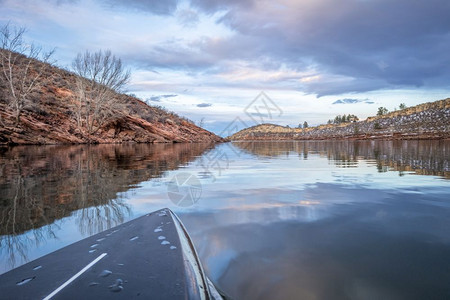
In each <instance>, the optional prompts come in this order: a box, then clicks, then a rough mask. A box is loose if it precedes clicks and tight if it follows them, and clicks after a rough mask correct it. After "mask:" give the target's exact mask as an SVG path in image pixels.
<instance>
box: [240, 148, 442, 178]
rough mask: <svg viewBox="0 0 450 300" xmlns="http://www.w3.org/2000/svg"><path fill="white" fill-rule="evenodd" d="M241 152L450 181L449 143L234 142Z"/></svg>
mask: <svg viewBox="0 0 450 300" xmlns="http://www.w3.org/2000/svg"><path fill="white" fill-rule="evenodd" d="M233 145H234V146H236V147H238V148H239V149H241V150H243V151H245V152H247V153H251V154H254V155H257V156H259V157H280V156H289V155H292V153H291V152H294V153H296V154H297V155H298V156H299V157H300V158H303V159H307V158H308V154H311V153H314V154H318V155H320V156H322V157H323V156H326V157H327V158H328V160H329V161H331V162H333V163H334V164H335V165H336V166H339V167H344V168H345V167H357V166H358V161H359V160H367V161H369V162H370V161H373V163H375V164H376V165H377V169H378V171H379V172H386V171H388V170H394V171H398V172H399V175H400V176H402V175H403V174H404V172H415V173H416V174H420V175H436V176H442V177H445V178H450V165H449V153H450V141H429V140H428V141H423V140H422V141H303V142H299V141H268V142H260V141H254V142H233Z"/></svg>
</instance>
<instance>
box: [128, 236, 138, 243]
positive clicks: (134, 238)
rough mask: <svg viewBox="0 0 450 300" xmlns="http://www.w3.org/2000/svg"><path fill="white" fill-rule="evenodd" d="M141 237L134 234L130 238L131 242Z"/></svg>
mask: <svg viewBox="0 0 450 300" xmlns="http://www.w3.org/2000/svg"><path fill="white" fill-rule="evenodd" d="M138 238H139V237H138V236H134V237H132V238H131V239H130V242H132V241H135V240H137V239H138Z"/></svg>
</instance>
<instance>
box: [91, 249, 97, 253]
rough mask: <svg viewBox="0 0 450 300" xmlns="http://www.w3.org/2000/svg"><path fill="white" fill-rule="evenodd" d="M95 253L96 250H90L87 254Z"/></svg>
mask: <svg viewBox="0 0 450 300" xmlns="http://www.w3.org/2000/svg"><path fill="white" fill-rule="evenodd" d="M95 251H97V249H92V250H89V253H94V252H95Z"/></svg>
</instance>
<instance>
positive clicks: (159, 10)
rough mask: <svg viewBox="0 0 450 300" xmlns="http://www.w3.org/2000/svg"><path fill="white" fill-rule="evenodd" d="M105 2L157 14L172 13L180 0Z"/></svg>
mask: <svg viewBox="0 0 450 300" xmlns="http://www.w3.org/2000/svg"><path fill="white" fill-rule="evenodd" d="M104 3H105V4H106V5H108V6H120V7H123V8H128V9H134V10H138V11H145V12H149V13H153V14H157V15H171V14H173V13H174V12H175V11H176V9H177V6H178V0H164V1H160V0H109V1H104Z"/></svg>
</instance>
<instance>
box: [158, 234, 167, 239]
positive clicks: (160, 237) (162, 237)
mask: <svg viewBox="0 0 450 300" xmlns="http://www.w3.org/2000/svg"><path fill="white" fill-rule="evenodd" d="M165 239H166V237H165V236H162V235H160V236H158V240H165Z"/></svg>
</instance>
